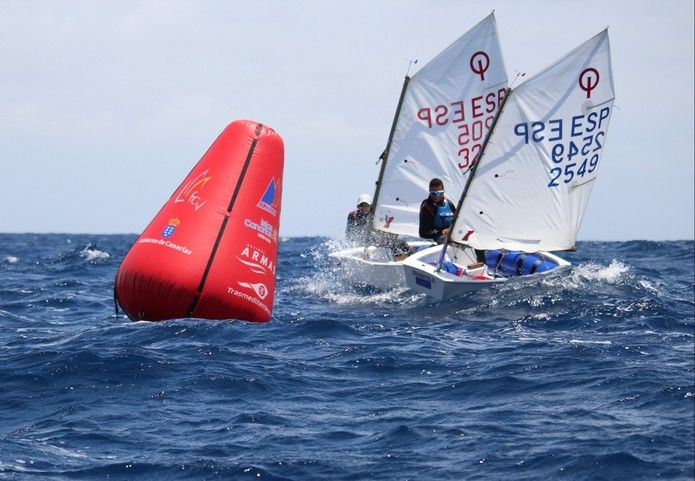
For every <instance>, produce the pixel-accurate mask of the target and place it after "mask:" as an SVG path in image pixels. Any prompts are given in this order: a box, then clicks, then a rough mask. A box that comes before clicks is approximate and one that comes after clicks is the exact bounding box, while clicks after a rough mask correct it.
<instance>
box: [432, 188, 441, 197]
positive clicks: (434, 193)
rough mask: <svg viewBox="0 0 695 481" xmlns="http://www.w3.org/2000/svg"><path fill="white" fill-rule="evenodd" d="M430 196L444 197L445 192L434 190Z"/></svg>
mask: <svg viewBox="0 0 695 481" xmlns="http://www.w3.org/2000/svg"><path fill="white" fill-rule="evenodd" d="M430 195H431V196H433V197H437V196H440V195H444V191H443V190H433V191H432V192H430Z"/></svg>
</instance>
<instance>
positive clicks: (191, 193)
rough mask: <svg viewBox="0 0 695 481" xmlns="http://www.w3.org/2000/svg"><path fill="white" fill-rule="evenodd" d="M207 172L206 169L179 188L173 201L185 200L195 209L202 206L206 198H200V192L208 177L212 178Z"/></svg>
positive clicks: (208, 180)
mask: <svg viewBox="0 0 695 481" xmlns="http://www.w3.org/2000/svg"><path fill="white" fill-rule="evenodd" d="M208 172H209V169H206V170H204V171H203V172H201V173H200V174H198V175H197V176H196V177H195V178H193V179H192V180H191V181H190V182H187V183H186V185H184V186H183V187H182V188H181V191H180V192H179V194H178V195H177V196H176V199H174V203H175V204H178V203H179V202H187V203H189V204H190V205H192V206H193V208H194V209H195V210H198V209H200V208H201V207H203V206H204V205H205V204H206V203H207V200H203V199H202V197H201V195H200V192H201V191H202V190H203V188H205V186H206V185H207V183H208V182H210V179H212V176H211V175H208Z"/></svg>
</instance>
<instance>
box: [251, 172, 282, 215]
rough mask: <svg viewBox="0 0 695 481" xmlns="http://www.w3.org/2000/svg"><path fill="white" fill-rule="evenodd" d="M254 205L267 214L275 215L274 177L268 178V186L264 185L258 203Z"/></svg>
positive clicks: (276, 211)
mask: <svg viewBox="0 0 695 481" xmlns="http://www.w3.org/2000/svg"><path fill="white" fill-rule="evenodd" d="M256 207H258V208H259V209H262V210H264V211H266V212H267V213H268V214H270V215H272V216H273V217H275V216H277V214H278V209H277V204H276V203H275V179H274V178H273V179H270V183H269V184H268V187H266V189H265V193H264V194H263V197H261V200H260V201H258V204H256Z"/></svg>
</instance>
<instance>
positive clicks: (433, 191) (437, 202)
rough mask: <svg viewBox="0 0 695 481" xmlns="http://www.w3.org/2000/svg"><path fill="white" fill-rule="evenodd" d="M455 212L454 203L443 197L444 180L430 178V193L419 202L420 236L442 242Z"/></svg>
mask: <svg viewBox="0 0 695 481" xmlns="http://www.w3.org/2000/svg"><path fill="white" fill-rule="evenodd" d="M455 213H456V207H455V206H454V204H453V203H452V202H451V201H450V200H448V199H446V198H445V197H444V182H442V180H441V179H438V178H436V177H435V178H433V179H432V180H430V194H429V195H428V196H427V198H426V199H425V200H423V201H422V204H420V237H422V238H423V239H432V240H434V241H436V242H437V243H438V244H442V243H443V242H444V240H445V239H446V236H447V235H448V234H449V229H450V227H451V222H452V220H453V218H454V214H455Z"/></svg>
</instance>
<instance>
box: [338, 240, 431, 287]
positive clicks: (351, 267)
mask: <svg viewBox="0 0 695 481" xmlns="http://www.w3.org/2000/svg"><path fill="white" fill-rule="evenodd" d="M431 245H432V243H431V242H428V241H410V242H408V246H409V247H410V248H411V250H417V249H421V248H426V247H428V246H431ZM329 257H330V259H331V262H332V263H333V267H334V272H336V274H337V275H338V276H339V277H340V279H341V280H342V281H343V282H346V283H348V284H351V285H357V286H363V287H371V288H374V289H378V290H391V289H396V288H405V287H406V282H405V276H404V270H403V260H396V259H394V257H393V254H392V253H391V250H390V249H388V248H387V247H379V246H359V247H350V248H348V249H343V250H340V251H336V252H332V253H330V254H329Z"/></svg>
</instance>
